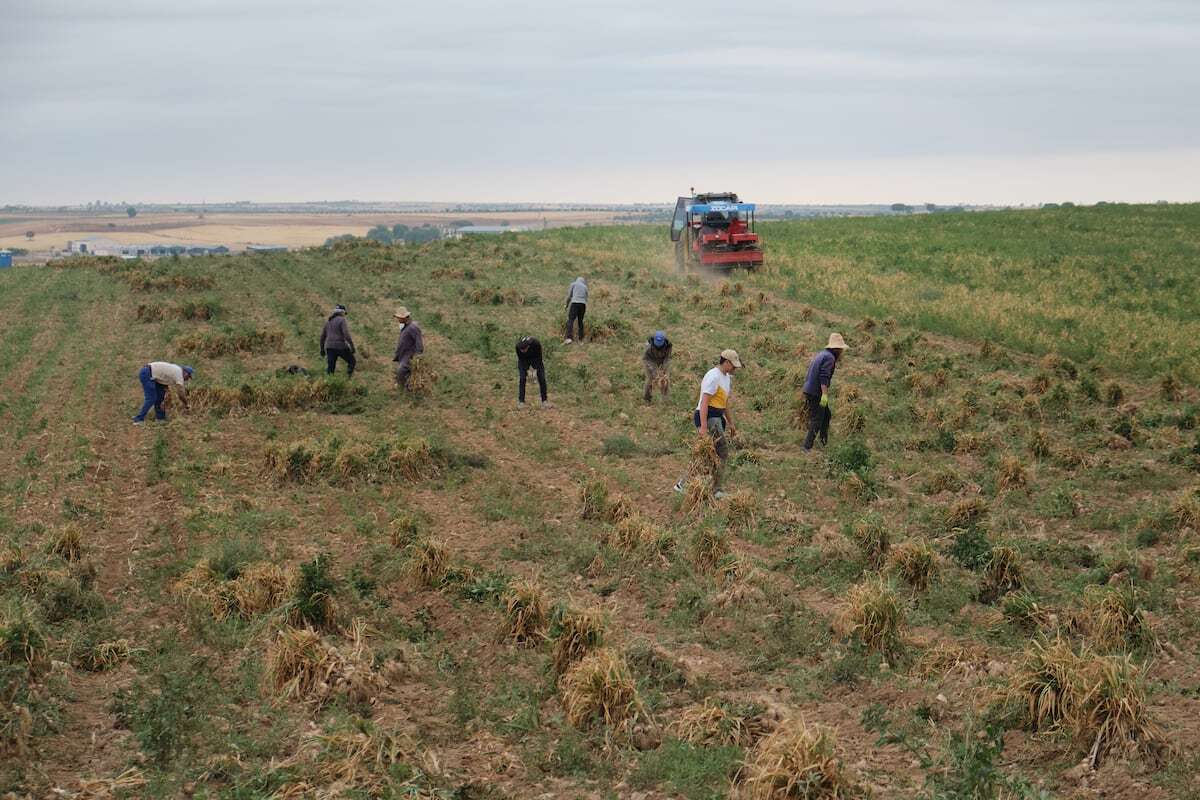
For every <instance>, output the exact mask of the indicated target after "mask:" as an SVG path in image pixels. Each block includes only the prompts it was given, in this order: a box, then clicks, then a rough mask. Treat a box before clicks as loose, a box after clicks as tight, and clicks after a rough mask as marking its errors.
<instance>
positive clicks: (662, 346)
mask: <svg viewBox="0 0 1200 800" xmlns="http://www.w3.org/2000/svg"><path fill="white" fill-rule="evenodd" d="M642 366H644V367H645V368H646V391H645V392H644V393H643V396H644V398H645V400H646V402H647V403H650V402H651V400H652V399H653V393H654V384H656V383H657V384H658V385H659V388H660V389H661V390H662V396H663V397H666V396H667V392H668V391H670V388H671V383H670V381H671V340H670V339H668V338H667V334H666V333H664V332H663V331H655V332H654V335H653V336H651V337H650V338H649V339H647V340H646V350H645V352H644V353H642Z"/></svg>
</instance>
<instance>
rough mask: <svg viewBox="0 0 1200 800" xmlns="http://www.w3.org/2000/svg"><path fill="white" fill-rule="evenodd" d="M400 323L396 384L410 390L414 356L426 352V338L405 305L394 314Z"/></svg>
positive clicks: (396, 356) (396, 357) (396, 358)
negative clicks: (409, 384) (409, 379)
mask: <svg viewBox="0 0 1200 800" xmlns="http://www.w3.org/2000/svg"><path fill="white" fill-rule="evenodd" d="M392 316H393V317H395V318H396V320H397V321H398V322H399V323H400V339H399V341H397V342H396V355H395V357H394V358H392V361H395V362H396V385H397V386H399V387H400V388H401V389H404V390H405V391H408V376H409V375H412V360H413V357H415V356H419V355H421V353H424V352H425V340H424V339H423V338H422V337H421V326H420V325H418V324H417V323H415V322H413V318H412V312H410V311H409V310H408V309H407V308H405V307H404V306H401V307H400V308H398V309H396V313H395V314H393V315H392Z"/></svg>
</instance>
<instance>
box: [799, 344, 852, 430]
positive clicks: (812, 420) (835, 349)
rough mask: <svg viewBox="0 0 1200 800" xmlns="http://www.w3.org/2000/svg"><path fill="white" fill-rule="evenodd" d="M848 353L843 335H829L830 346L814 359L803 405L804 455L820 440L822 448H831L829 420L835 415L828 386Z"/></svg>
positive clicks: (809, 371)
mask: <svg viewBox="0 0 1200 800" xmlns="http://www.w3.org/2000/svg"><path fill="white" fill-rule="evenodd" d="M845 351H846V340H845V339H843V338H842V335H841V334H840V333H831V334H829V344H827V345H825V349H824V350H822V351H821V352H819V353H817V354H816V355H815V356H813V360H812V362H811V363H810V364H809V365H808V375H807V377H806V378H805V380H804V388H803V390H802V391H803V392H804V401H805V404H806V405H807V406H808V433H806V434H805V435H804V451H805V452H808V451H809V450H812V446H813V442H815V441H816V439H817V437H818V436H819V437H820V438H821V445H822V446H824V445H827V444H829V420H831V419H832V418H833V411H832V410H831V409H830V407H829V385H830V384H831V383H833V373H834V371H835V370H836V369H837V365H838V362H839V361H841V359H842V353H844V352H845Z"/></svg>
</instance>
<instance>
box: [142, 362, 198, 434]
mask: <svg viewBox="0 0 1200 800" xmlns="http://www.w3.org/2000/svg"><path fill="white" fill-rule="evenodd" d="M193 372H195V370H193V369H192V368H191V367H181V366H179V365H178V364H171V363H169V362H167V361H151V362H150V363H149V364H147V365H146V366H144V367H142V368H141V370H140V371H139V372H138V380H139V381H141V383H142V394H143V396H144V401H143V402H142V410H141V411H139V412H138V413H137V416H136V417H134V418H133V424H134V425H141V424H142V423H143V422H145V421H146V415H147V414H149V413H150V409H152V408H153V409H154V418H155V419H159V420H165V419H166V418H167V412H166V409H164V408H163V402H164V401H165V400H166V399H167V390H168V389H169V388H170V387H172V386H174V387H175V394H176V395H177V396H178V397H179V402H181V403H183V408H184V410H190V407H189V406H188V398H187V387H186V384H187V382H188V381H190V380H191V379H192V373H193Z"/></svg>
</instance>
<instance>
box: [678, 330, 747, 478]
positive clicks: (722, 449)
mask: <svg viewBox="0 0 1200 800" xmlns="http://www.w3.org/2000/svg"><path fill="white" fill-rule="evenodd" d="M741 367H742V360H741V359H740V358H738V354H737V351H736V350H722V351H721V357H720V359H719V360H718V361H717V365H716V366H715V367H713V368H712V369H710V370H709V371H708V372H706V373H705V374H704V378H703V379H701V381H700V400H699V402H698V403H697V404H696V411H695V412H694V413H693V414H692V423H693V424H694V425H695V426H696V429H697V430H698V431H699V432H700V435H701V436H711V437H712V439H713V444H714V445H716V448H717V457H718V458H720V459H721V463H720V464H719V465H718V466H717V468H716V469H715V470H713V494H714V496H716V498H717V499H718V500H719V499H720V498H722V497H724V496H725V493H724V492H722V491H721V468H722V467H723V466H724V465H725V461H726V459H728V458H729V442H728V440H727V438H726V434H728V435H730V436H732V435H734V434H736V433H737V427H736V426H735V425H734V424H733V416H732V415H731V414H730V407H731V405H732V404H733V373H734V371H735V370H738V369H741ZM688 477H689V476H688V475H687V474H685V475H684V476H683V477H682V478H680V479H679V480H678V481H676V482H675V486H674V489H675V491H677V492H682V491H683V485H684V484H685V483H686V482H687V479H688Z"/></svg>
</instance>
